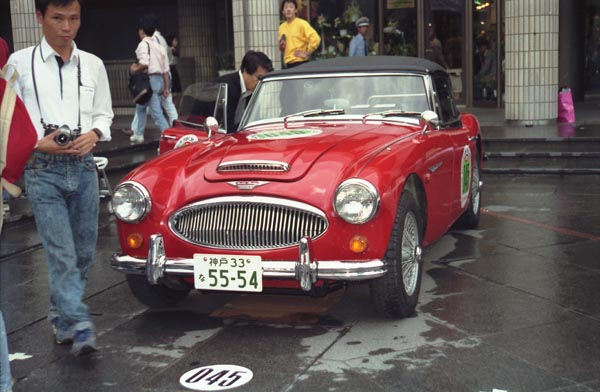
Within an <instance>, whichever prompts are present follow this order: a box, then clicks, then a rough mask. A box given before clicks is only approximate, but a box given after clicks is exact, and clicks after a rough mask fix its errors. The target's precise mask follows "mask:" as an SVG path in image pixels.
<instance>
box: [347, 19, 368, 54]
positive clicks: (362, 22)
mask: <svg viewBox="0 0 600 392" xmlns="http://www.w3.org/2000/svg"><path fill="white" fill-rule="evenodd" d="M355 25H356V31H357V34H356V35H355V36H354V38H352V41H350V52H349V54H348V55H349V56H350V57H352V56H367V55H368V54H369V45H368V42H367V32H368V31H369V18H367V17H366V16H363V17H362V18H358V19H357V20H356V23H355Z"/></svg>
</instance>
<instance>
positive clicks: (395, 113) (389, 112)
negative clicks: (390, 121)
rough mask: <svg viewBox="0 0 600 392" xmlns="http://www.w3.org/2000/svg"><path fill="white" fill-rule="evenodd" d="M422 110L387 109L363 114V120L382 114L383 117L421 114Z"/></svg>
mask: <svg viewBox="0 0 600 392" xmlns="http://www.w3.org/2000/svg"><path fill="white" fill-rule="evenodd" d="M420 115H421V112H410V111H409V112H407V111H405V110H386V111H383V112H376V113H367V114H365V115H364V116H363V120H364V119H365V118H367V117H370V116H381V117H391V116H420Z"/></svg>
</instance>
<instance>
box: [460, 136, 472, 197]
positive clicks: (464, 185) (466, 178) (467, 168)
mask: <svg viewBox="0 0 600 392" xmlns="http://www.w3.org/2000/svg"><path fill="white" fill-rule="evenodd" d="M460 162H461V163H460V207H461V208H465V206H466V205H467V202H468V201H469V191H470V190H471V165H472V162H471V149H470V148H469V146H465V149H464V150H463V155H462V159H461V160H460Z"/></svg>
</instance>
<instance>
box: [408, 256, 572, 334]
mask: <svg viewBox="0 0 600 392" xmlns="http://www.w3.org/2000/svg"><path fill="white" fill-rule="evenodd" d="M427 273H428V274H429V275H431V276H432V277H433V279H434V280H435V283H436V290H438V292H439V293H448V294H450V293H453V294H450V295H448V294H447V295H439V296H438V297H436V298H433V299H432V300H430V301H429V302H427V303H425V304H423V305H421V306H420V307H419V311H420V313H424V314H426V315H429V316H431V317H432V318H434V319H436V320H438V321H439V322H443V323H445V324H446V325H448V326H452V327H454V328H456V329H458V330H459V331H461V332H463V333H467V334H470V335H474V336H484V335H488V334H498V333H502V332H509V331H512V330H518V329H522V328H528V327H534V326H537V325H544V324H549V323H556V322H560V321H564V320H568V319H572V318H574V317H577V316H576V315H575V314H573V313H571V312H569V311H567V310H565V309H563V308H561V307H560V306H558V305H555V304H553V303H551V302H549V301H547V300H544V299H540V298H537V297H535V296H532V295H531V294H529V293H526V292H523V291H522V290H521V289H516V288H512V287H508V286H503V285H501V284H499V283H495V282H491V281H487V280H485V279H483V278H479V277H476V276H472V275H469V274H467V273H465V272H463V271H460V270H457V269H454V268H448V267H440V268H434V269H430V270H428V271H427ZM482 282H483V283H482Z"/></svg>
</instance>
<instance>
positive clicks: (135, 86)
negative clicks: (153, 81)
mask: <svg viewBox="0 0 600 392" xmlns="http://www.w3.org/2000/svg"><path fill="white" fill-rule="evenodd" d="M146 45H148V57H150V45H149V44H148V43H147V42H146ZM127 87H128V88H129V91H130V92H131V96H132V98H133V103H134V104H140V105H143V104H145V103H146V102H148V101H149V100H150V97H152V87H151V86H150V77H149V76H148V73H147V72H136V73H130V74H129V85H128V86H127Z"/></svg>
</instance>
